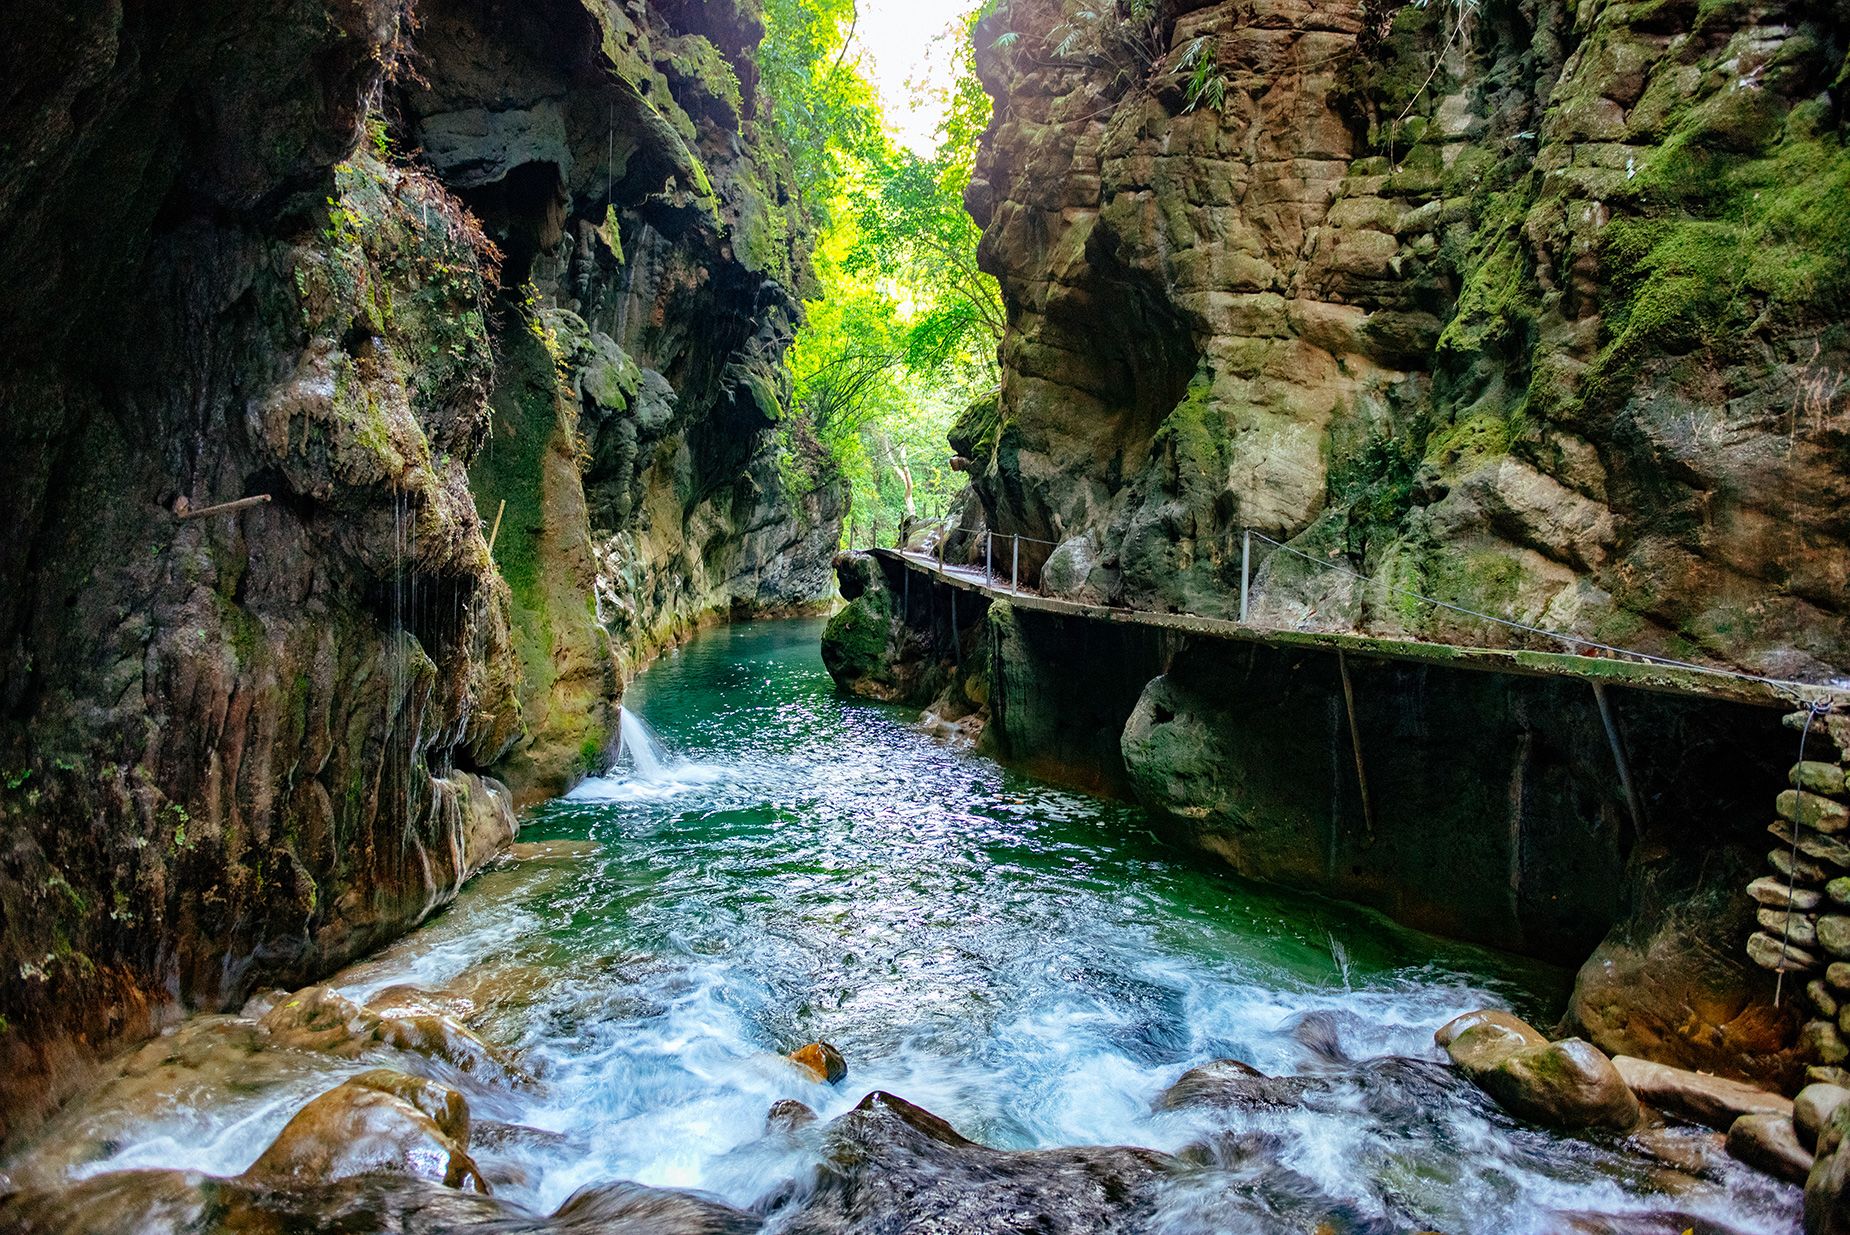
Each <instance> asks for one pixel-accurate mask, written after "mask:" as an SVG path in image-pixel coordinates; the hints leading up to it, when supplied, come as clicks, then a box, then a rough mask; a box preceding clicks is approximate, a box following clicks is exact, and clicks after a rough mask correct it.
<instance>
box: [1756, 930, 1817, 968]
mask: <svg viewBox="0 0 1850 1235" xmlns="http://www.w3.org/2000/svg"><path fill="white" fill-rule="evenodd" d="M1747 955H1748V957H1749V959H1751V960H1752V961H1753V962H1754V964H1756V965H1758V966H1760V967H1761V968H1762V969H1771V970H1774V971H1775V972H1778V971H1779V970H1782V969H1783V970H1784V971H1786V972H1787V973H1799V972H1803V971H1805V970H1808V969H1816V968H1817V967H1818V958H1817V957H1816V956H1813V955H1812V954H1811V953H1810V952H1807V951H1806V950H1805V949H1804V948H1800V947H1796V946H1794V945H1792V944H1785V945H1783V950H1782V945H1781V944H1780V941H1779V937H1778V936H1777V935H1768V934H1766V933H1765V932H1763V931H1755V932H1754V933H1753V934H1751V935H1749V936H1748V937H1747Z"/></svg>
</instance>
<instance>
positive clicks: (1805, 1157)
mask: <svg viewBox="0 0 1850 1235" xmlns="http://www.w3.org/2000/svg"><path fill="white" fill-rule="evenodd" d="M1728 1152H1729V1153H1730V1154H1732V1155H1734V1156H1735V1157H1736V1158H1739V1159H1740V1160H1741V1161H1742V1162H1745V1163H1747V1165H1749V1166H1751V1167H1754V1168H1755V1169H1757V1170H1762V1171H1765V1172H1766V1173H1767V1174H1769V1175H1772V1176H1775V1177H1777V1178H1779V1179H1784V1180H1787V1181H1789V1182H1791V1183H1795V1184H1802V1183H1804V1182H1805V1179H1806V1176H1807V1174H1808V1173H1809V1172H1810V1171H1811V1168H1812V1155H1811V1154H1810V1153H1809V1152H1807V1150H1806V1149H1805V1147H1804V1146H1803V1145H1801V1144H1799V1135H1798V1131H1797V1130H1796V1129H1795V1128H1794V1127H1793V1126H1792V1120H1791V1119H1790V1118H1789V1117H1787V1116H1784V1115H1743V1116H1741V1117H1740V1118H1739V1119H1737V1120H1735V1121H1734V1126H1733V1127H1731V1128H1729V1129H1728Z"/></svg>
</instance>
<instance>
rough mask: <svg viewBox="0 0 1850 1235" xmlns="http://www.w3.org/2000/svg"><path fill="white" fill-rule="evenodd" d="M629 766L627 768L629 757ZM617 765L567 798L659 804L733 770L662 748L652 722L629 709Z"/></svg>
mask: <svg viewBox="0 0 1850 1235" xmlns="http://www.w3.org/2000/svg"><path fill="white" fill-rule="evenodd" d="M626 756H627V757H628V766H627V767H625V766H623V764H624V760H625V757H626ZM613 762H614V763H615V764H616V765H617V766H613V767H611V768H610V769H608V770H607V771H606V772H605V773H604V774H603V775H602V776H593V777H590V778H589V779H587V780H585V781H583V782H582V783H580V784H579V785H578V787H577V788H575V789H573V790H572V791H571V792H570V793H568V794H566V797H568V798H571V799H572V800H573V801H576V802H655V801H660V800H661V799H663V798H671V797H674V796H676V795H678V794H681V793H684V792H687V791H688V790H691V789H694V788H695V787H697V786H700V785H712V784H717V783H719V782H721V781H724V780H726V779H728V777H729V775H730V770H729V769H727V768H723V767H718V766H715V765H713V764H707V763H689V762H688V761H687V760H685V759H683V758H682V757H681V756H679V755H677V754H675V753H674V752H673V751H671V750H669V749H668V748H667V747H666V746H664V745H662V740H661V739H660V738H658V737H656V736H655V730H653V729H651V728H649V722H648V721H646V720H644V719H643V718H642V717H640V716H638V715H636V713H634V712H632V711H630V710H629V709H628V708H619V709H618V710H617V757H616V759H615V760H614V761H613Z"/></svg>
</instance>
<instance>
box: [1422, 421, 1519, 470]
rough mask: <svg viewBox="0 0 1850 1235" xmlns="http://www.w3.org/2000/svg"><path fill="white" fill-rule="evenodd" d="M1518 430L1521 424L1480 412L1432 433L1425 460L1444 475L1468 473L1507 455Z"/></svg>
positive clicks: (1428, 441) (1427, 443)
mask: <svg viewBox="0 0 1850 1235" xmlns="http://www.w3.org/2000/svg"><path fill="white" fill-rule="evenodd" d="M1519 430H1520V426H1519V423H1518V422H1512V421H1511V420H1510V419H1509V418H1507V417H1503V416H1498V415H1494V414H1492V413H1489V412H1478V413H1476V414H1474V415H1470V416H1466V417H1465V418H1464V419H1462V420H1460V421H1458V422H1457V423H1456V424H1453V425H1448V426H1447V427H1446V428H1444V429H1442V430H1440V431H1439V432H1437V433H1435V434H1433V436H1432V437H1431V438H1429V439H1428V440H1427V442H1426V461H1427V462H1428V463H1431V464H1433V465H1434V466H1435V467H1437V468H1438V469H1439V470H1440V471H1441V472H1446V473H1462V472H1468V471H1471V470H1472V469H1473V468H1475V467H1476V466H1478V465H1479V464H1480V463H1483V462H1484V461H1485V460H1487V459H1494V458H1497V457H1498V456H1501V455H1506V454H1508V453H1509V449H1510V443H1511V442H1512V441H1513V440H1514V439H1515V437H1516V436H1517V434H1518V432H1519Z"/></svg>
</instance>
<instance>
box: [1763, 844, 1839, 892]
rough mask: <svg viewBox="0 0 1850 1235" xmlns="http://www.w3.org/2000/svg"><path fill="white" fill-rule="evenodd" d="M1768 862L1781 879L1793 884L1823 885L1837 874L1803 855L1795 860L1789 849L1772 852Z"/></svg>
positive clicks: (1768, 854) (1769, 853) (1769, 854)
mask: <svg viewBox="0 0 1850 1235" xmlns="http://www.w3.org/2000/svg"><path fill="white" fill-rule="evenodd" d="M1766 860H1767V862H1768V863H1769V864H1770V865H1771V866H1772V867H1773V869H1774V870H1775V871H1777V872H1778V873H1779V877H1780V878H1781V879H1784V880H1785V881H1786V882H1787V883H1791V884H1806V883H1823V882H1824V881H1825V880H1827V879H1829V878H1830V877H1831V876H1832V875H1834V874H1836V872H1835V871H1827V870H1825V869H1824V867H1822V866H1820V865H1818V864H1817V863H1816V862H1814V861H1812V860H1811V859H1810V858H1808V857H1805V856H1804V855H1802V854H1801V855H1800V856H1799V857H1798V858H1796V859H1795V858H1794V857H1793V856H1792V851H1791V850H1789V849H1774V850H1770V851H1769V852H1768V853H1767V855H1766Z"/></svg>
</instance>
